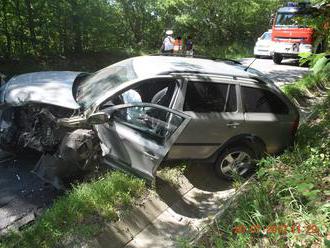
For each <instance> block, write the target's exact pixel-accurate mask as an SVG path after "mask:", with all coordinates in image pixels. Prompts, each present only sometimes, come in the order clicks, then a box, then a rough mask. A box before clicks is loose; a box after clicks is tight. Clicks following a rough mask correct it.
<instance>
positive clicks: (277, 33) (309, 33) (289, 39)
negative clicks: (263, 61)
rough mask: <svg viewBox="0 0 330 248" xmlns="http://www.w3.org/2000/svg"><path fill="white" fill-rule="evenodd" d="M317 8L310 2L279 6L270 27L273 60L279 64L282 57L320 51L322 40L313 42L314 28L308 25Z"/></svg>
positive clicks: (292, 56)
mask: <svg viewBox="0 0 330 248" xmlns="http://www.w3.org/2000/svg"><path fill="white" fill-rule="evenodd" d="M317 14H318V9H317V8H316V7H313V6H311V5H310V3H306V2H304V3H288V4H287V6H285V7H282V8H279V9H278V11H277V13H276V16H275V19H274V22H273V27H272V41H273V51H272V52H271V54H272V57H273V61H274V63H276V64H280V63H281V62H282V59H283V58H297V57H298V54H299V53H301V52H322V50H323V45H322V42H318V44H315V43H316V42H314V39H313V36H314V30H313V28H311V27H308V23H309V21H310V19H311V18H313V17H314V16H315V15H317Z"/></svg>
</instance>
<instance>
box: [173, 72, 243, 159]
mask: <svg viewBox="0 0 330 248" xmlns="http://www.w3.org/2000/svg"><path fill="white" fill-rule="evenodd" d="M237 89H238V85H236V82H235V81H234V80H233V79H232V77H231V78H230V77H224V78H222V77H219V78H218V77H212V78H210V77H206V78H202V77H197V78H194V77H189V79H188V80H187V87H186V89H185V93H184V94H185V97H184V99H183V101H182V106H180V108H179V109H182V110H183V111H184V113H186V114H188V115H189V116H191V118H192V119H191V121H190V123H189V125H188V127H187V128H186V129H185V130H184V131H183V133H182V134H181V135H180V137H179V139H178V140H177V142H176V143H175V144H174V146H173V148H172V149H171V151H170V152H169V155H168V158H169V159H206V158H209V157H210V156H211V155H212V154H214V153H215V152H216V151H217V150H218V149H219V147H220V146H221V145H222V144H223V143H225V142H226V141H227V140H229V138H231V137H234V136H236V135H238V134H240V130H241V128H242V126H244V116H243V113H242V111H241V106H240V105H239V102H238V100H237V99H238V97H239V96H238V95H237V94H236V93H237Z"/></svg>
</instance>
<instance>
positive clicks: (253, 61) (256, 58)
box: [244, 58, 257, 71]
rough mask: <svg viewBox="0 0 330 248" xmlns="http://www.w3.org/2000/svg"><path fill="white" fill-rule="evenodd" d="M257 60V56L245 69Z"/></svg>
mask: <svg viewBox="0 0 330 248" xmlns="http://www.w3.org/2000/svg"><path fill="white" fill-rule="evenodd" d="M256 60H257V58H254V60H253V61H252V62H251V63H250V64H249V65H248V66H247V67H246V68H245V69H244V71H247V70H248V69H249V68H250V67H251V65H252V64H253V63H254V61H256Z"/></svg>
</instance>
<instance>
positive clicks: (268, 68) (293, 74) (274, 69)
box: [241, 58, 308, 86]
mask: <svg viewBox="0 0 330 248" xmlns="http://www.w3.org/2000/svg"><path fill="white" fill-rule="evenodd" d="M254 60H255V59H254V58H245V59H241V63H242V64H243V65H246V66H248V65H250V64H251V63H252V62H253V61H254ZM251 67H252V68H254V69H257V70H259V71H261V72H262V73H264V74H266V75H267V76H268V77H269V78H270V79H272V80H273V81H274V82H275V84H276V85H277V86H281V85H283V84H288V83H292V82H294V81H296V80H297V79H299V78H301V77H302V76H303V75H304V74H306V73H307V72H308V68H307V67H300V66H299V63H298V60H295V59H286V60H283V62H282V64H281V65H276V64H274V62H273V60H271V59H256V60H255V61H254V62H253V63H252V64H251Z"/></svg>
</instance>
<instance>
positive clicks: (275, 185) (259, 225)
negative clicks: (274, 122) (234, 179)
mask: <svg viewBox="0 0 330 248" xmlns="http://www.w3.org/2000/svg"><path fill="white" fill-rule="evenodd" d="M329 86H330V63H328V64H327V65H326V66H325V67H324V65H323V66H322V69H321V70H315V67H314V73H311V74H309V75H307V76H305V77H304V78H303V79H301V80H299V81H298V82H297V83H296V84H292V85H288V86H284V89H283V90H284V92H286V93H287V94H288V96H289V97H291V98H293V100H295V101H297V102H298V103H300V104H301V105H306V104H307V103H308V101H309V100H310V99H311V97H313V96H316V95H319V94H321V93H323V94H326V95H327V97H326V99H325V100H324V101H323V102H322V103H320V104H318V105H317V106H314V112H313V114H312V115H311V117H310V118H309V120H308V121H307V123H304V124H302V125H301V126H300V127H299V130H298V134H297V140H296V144H295V146H294V148H293V150H291V151H286V152H285V153H284V154H282V155H280V156H278V157H271V156H269V157H266V158H265V159H263V160H262V161H261V162H260V163H259V169H258V172H257V174H256V180H255V182H253V183H251V184H249V185H248V187H247V189H246V191H245V192H244V193H243V194H242V195H240V196H239V197H238V199H237V201H236V203H235V204H234V205H233V206H231V207H229V209H228V210H227V211H226V212H225V214H223V215H222V217H221V219H218V220H217V221H216V223H215V224H214V225H212V226H211V227H210V231H209V232H208V233H207V234H206V235H204V236H203V237H202V238H201V239H200V240H199V242H198V244H196V247H226V248H227V247H233V248H234V247H235V248H238V247H255V246H256V245H261V246H260V247H329V246H330V202H329V200H330V190H329V189H330V187H329V186H330V176H329V172H330V92H329V91H328V92H327V93H325V90H326V89H328V88H327V87H329ZM182 246H184V247H191V246H190V245H187V244H185V243H183V244H182Z"/></svg>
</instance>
